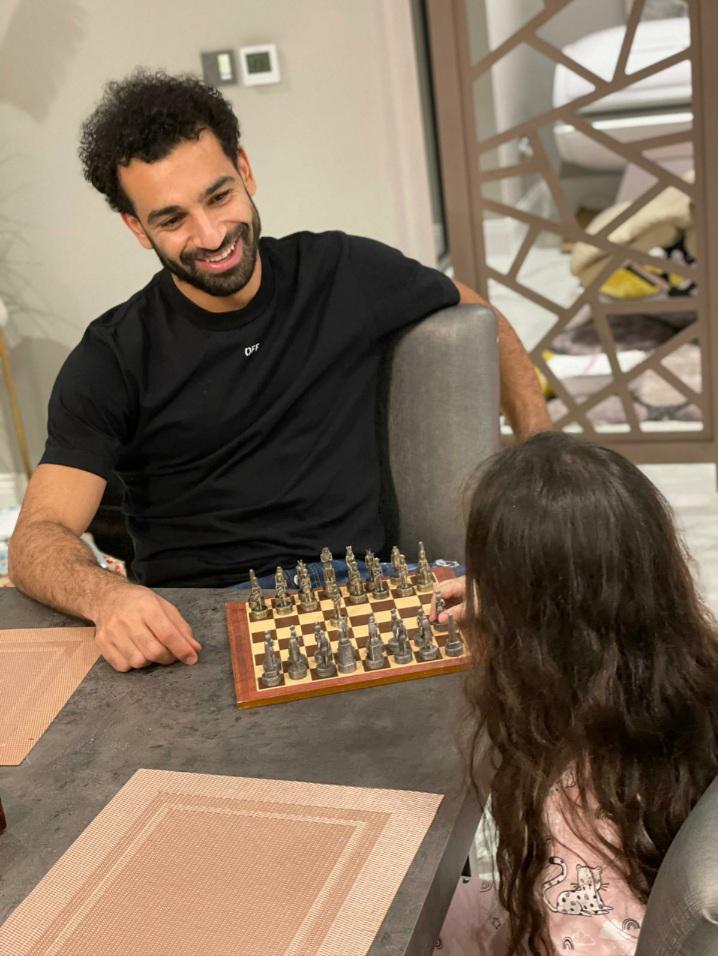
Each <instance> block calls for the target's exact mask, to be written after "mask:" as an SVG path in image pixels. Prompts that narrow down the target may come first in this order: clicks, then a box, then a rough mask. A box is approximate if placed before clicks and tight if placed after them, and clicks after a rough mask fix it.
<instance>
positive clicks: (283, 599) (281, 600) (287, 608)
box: [274, 568, 294, 616]
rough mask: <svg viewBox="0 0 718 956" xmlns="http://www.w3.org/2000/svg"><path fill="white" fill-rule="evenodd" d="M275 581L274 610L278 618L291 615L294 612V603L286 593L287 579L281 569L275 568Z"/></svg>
mask: <svg viewBox="0 0 718 956" xmlns="http://www.w3.org/2000/svg"><path fill="white" fill-rule="evenodd" d="M275 581H276V590H275V598H274V610H275V612H276V613H277V615H278V616H283V615H285V614H291V613H292V611H293V610H294V602H293V601H292V597H291V595H290V594H288V593H287V579H286V577H285V575H284V571H283V570H282V568H277V573H276V576H275Z"/></svg>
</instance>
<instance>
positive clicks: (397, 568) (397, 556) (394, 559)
mask: <svg viewBox="0 0 718 956" xmlns="http://www.w3.org/2000/svg"><path fill="white" fill-rule="evenodd" d="M391 563H392V566H393V568H394V573H393V574H392V576H391V583H392V585H394V587H396V585H397V584H398V583H399V575H400V573H401V551H399V548H398V546H397V545H394V547H393V548H392V549H391Z"/></svg>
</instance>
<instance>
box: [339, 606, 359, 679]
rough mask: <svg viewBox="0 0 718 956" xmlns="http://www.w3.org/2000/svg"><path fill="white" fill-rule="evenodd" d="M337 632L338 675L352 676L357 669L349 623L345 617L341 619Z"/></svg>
mask: <svg viewBox="0 0 718 956" xmlns="http://www.w3.org/2000/svg"><path fill="white" fill-rule="evenodd" d="M339 632H340V633H339V643H338V645H337V667H338V669H339V673H340V674H352V673H353V672H354V671H355V670H356V669H357V663H356V654H355V653H354V645H353V644H352V641H351V637H350V631H349V621H348V620H347V619H346V618H345V617H343V618H342V623H341V625H340V628H339Z"/></svg>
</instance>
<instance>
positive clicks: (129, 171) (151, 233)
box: [119, 130, 261, 297]
mask: <svg viewBox="0 0 718 956" xmlns="http://www.w3.org/2000/svg"><path fill="white" fill-rule="evenodd" d="M119 175H120V181H121V183H122V187H123V189H124V190H125V193H126V194H127V196H128V197H129V199H130V201H131V202H132V205H133V207H134V210H135V213H136V215H134V216H132V215H123V219H124V220H125V222H126V223H127V225H128V226H129V227H130V229H131V230H132V232H134V234H135V235H136V236H137V238H138V239H139V241H140V243H141V244H142V245H143V246H144V247H145V248H146V249H149V248H152V249H154V250H155V252H156V253H157V256H158V258H159V260H160V262H161V263H162V265H164V266H165V267H166V268H167V269H169V271H170V272H172V273H173V275H174V276H175V277H176V278H177V279H178V280H179V284H180V285H181V284H182V283H187V284H188V285H189V286H192V287H193V288H195V289H198V290H200V292H203V293H206V294H207V295H210V296H219V297H225V296H230V295H234V294H235V293H237V292H240V291H241V290H242V289H243V288H244V287H245V286H246V285H247V283H248V282H249V281H250V279H251V278H252V276H253V274H254V271H255V266H256V263H257V243H258V241H259V235H260V231H261V225H260V221H259V215H258V213H257V209H256V206H255V205H254V203H253V202H252V199H251V197H252V195H254V192H255V190H256V185H255V182H254V178H253V176H252V171H251V169H250V166H249V162H248V160H247V157H246V156H245V154H244V152H243V151H242V150H240V151H239V154H238V158H237V167H235V166H234V165H233V164H232V163H231V161H230V160H229V159H228V158H227V156H226V155H225V153H224V152H223V151H222V147H221V146H220V144H219V140H218V139H217V138H216V137H215V136H214V134H213V133H210V132H208V131H206V130H205V131H203V132H202V133H200V136H199V138H198V139H197V140H187V141H184V142H182V143H180V144H179V145H178V146H177V147H175V149H173V150H172V152H171V153H170V154H169V155H168V156H165V157H164V159H160V160H157V161H156V162H154V163H145V162H142V160H139V159H133V160H132V161H131V162H130V163H129V165H128V166H125V167H120V173H119Z"/></svg>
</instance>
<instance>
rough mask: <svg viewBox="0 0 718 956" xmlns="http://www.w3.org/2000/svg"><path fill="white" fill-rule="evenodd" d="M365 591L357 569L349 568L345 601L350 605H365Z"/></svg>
mask: <svg viewBox="0 0 718 956" xmlns="http://www.w3.org/2000/svg"><path fill="white" fill-rule="evenodd" d="M366 599H367V598H366V590H365V588H364V582H363V581H362V579H361V575H360V574H359V569H358V568H349V587H348V588H347V600H348V601H349V603H350V604H365V603H366Z"/></svg>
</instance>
